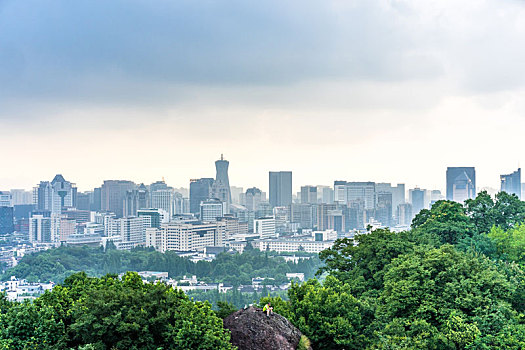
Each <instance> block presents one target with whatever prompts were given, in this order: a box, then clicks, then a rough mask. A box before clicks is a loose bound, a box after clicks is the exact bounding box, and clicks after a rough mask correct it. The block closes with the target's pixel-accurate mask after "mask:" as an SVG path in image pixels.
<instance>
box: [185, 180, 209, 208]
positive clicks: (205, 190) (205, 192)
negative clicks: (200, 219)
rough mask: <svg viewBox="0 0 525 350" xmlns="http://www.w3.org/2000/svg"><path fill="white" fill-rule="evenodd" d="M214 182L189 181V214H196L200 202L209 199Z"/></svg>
mask: <svg viewBox="0 0 525 350" xmlns="http://www.w3.org/2000/svg"><path fill="white" fill-rule="evenodd" d="M214 182H215V180H214V179H212V178H202V179H192V180H190V213H192V214H198V213H199V212H200V208H201V202H202V201H205V200H206V199H208V198H210V196H211V189H212V186H213V183H214Z"/></svg>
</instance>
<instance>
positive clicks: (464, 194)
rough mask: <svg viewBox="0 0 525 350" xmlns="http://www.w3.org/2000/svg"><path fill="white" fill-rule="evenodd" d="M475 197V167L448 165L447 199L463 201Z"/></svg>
mask: <svg viewBox="0 0 525 350" xmlns="http://www.w3.org/2000/svg"><path fill="white" fill-rule="evenodd" d="M475 197H476V169H475V168H474V167H448V168H447V200H451V201H456V202H460V203H463V202H464V201H465V200H467V199H471V198H475ZM413 209H415V208H413ZM414 213H415V210H414Z"/></svg>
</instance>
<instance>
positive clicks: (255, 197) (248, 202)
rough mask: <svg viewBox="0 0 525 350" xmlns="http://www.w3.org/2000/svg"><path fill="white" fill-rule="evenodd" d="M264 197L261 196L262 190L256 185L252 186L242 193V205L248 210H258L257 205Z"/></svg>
mask: <svg viewBox="0 0 525 350" xmlns="http://www.w3.org/2000/svg"><path fill="white" fill-rule="evenodd" d="M265 200H266V198H265V197H264V196H263V192H262V191H261V190H260V189H258V188H257V187H252V188H249V189H247V190H246V193H245V195H244V202H245V203H244V206H245V207H246V209H248V210H250V211H257V210H259V205H260V204H261V202H262V201H265Z"/></svg>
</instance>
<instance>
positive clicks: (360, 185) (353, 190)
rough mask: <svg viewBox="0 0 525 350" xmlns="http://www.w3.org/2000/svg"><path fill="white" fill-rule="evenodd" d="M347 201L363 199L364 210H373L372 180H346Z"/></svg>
mask: <svg viewBox="0 0 525 350" xmlns="http://www.w3.org/2000/svg"><path fill="white" fill-rule="evenodd" d="M346 200H347V203H350V202H352V201H357V200H359V201H363V202H364V203H365V206H364V209H365V210H373V209H375V207H376V184H375V183H374V182H347V183H346Z"/></svg>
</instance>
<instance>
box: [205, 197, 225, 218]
mask: <svg viewBox="0 0 525 350" xmlns="http://www.w3.org/2000/svg"><path fill="white" fill-rule="evenodd" d="M223 215H224V204H223V202H222V201H221V200H219V199H217V198H213V199H207V200H205V201H202V202H201V213H200V219H201V221H203V222H210V221H217V218H220V217H222V216H223Z"/></svg>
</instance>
